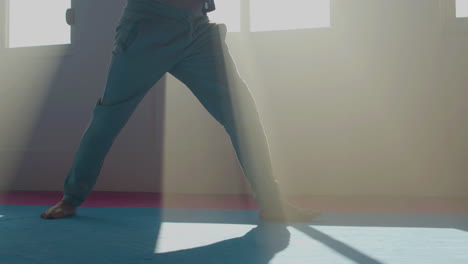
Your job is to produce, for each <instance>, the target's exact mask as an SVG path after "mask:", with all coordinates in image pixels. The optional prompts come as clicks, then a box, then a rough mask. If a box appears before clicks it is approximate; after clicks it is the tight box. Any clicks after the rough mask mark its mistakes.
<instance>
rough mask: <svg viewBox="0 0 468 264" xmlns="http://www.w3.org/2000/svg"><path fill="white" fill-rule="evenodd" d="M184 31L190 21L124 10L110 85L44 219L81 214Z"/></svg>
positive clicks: (183, 40)
mask: <svg viewBox="0 0 468 264" xmlns="http://www.w3.org/2000/svg"><path fill="white" fill-rule="evenodd" d="M134 3H137V1H135V2H134ZM138 3H140V1H138ZM142 3H143V2H142ZM145 11H147V9H146V8H145ZM163 12H164V11H161V13H163ZM184 31H185V25H183V24H177V23H173V22H171V21H169V20H166V19H165V18H164V17H161V16H159V17H158V16H155V17H154V19H153V18H152V19H143V17H142V16H140V15H138V14H135V13H130V12H127V11H125V12H124V13H123V15H122V17H121V20H120V23H119V25H118V26H117V28H116V35H115V41H114V48H113V51H112V60H111V63H110V68H109V72H108V75H107V82H106V87H105V89H104V93H103V95H102V97H101V98H99V100H98V101H97V102H96V104H95V106H94V110H93V113H92V118H91V120H90V122H89V124H88V126H87V128H86V130H85V132H84V134H83V136H82V138H81V142H80V144H79V146H78V149H77V151H76V154H75V157H74V160H73V164H72V166H71V168H70V170H69V172H68V175H67V177H66V180H65V183H64V188H63V199H62V201H60V202H59V203H58V204H57V205H56V206H54V207H52V208H49V210H47V211H46V212H44V213H43V214H41V217H42V218H48V219H50V218H62V217H65V216H68V215H74V214H75V213H76V207H78V206H80V205H81V204H82V203H83V202H84V200H85V199H86V197H87V196H88V195H89V194H90V193H91V191H92V189H93V187H94V185H95V183H96V180H97V178H98V175H99V173H100V170H101V168H102V165H103V162H104V160H105V157H106V155H107V153H108V151H109V150H110V148H111V146H112V144H113V142H114V140H115V138H116V137H117V136H118V134H119V133H120V131H121V130H122V128H123V127H124V126H125V124H126V123H127V121H128V120H129V118H130V117H131V115H132V113H133V112H134V110H135V109H136V107H137V106H138V104H139V103H140V102H141V100H142V99H143V98H144V96H145V94H146V93H147V92H148V91H149V90H150V89H151V87H152V86H153V85H154V84H155V83H156V82H157V81H158V80H159V79H160V78H161V77H162V76H163V75H164V74H165V73H166V72H167V71H168V70H169V69H170V68H171V67H172V66H173V65H174V64H175V63H176V62H177V61H178V60H180V58H181V57H180V56H181V55H180V54H181V50H182V49H183V47H184V46H185V45H186V44H187V40H186V39H187V38H186V37H184V38H174V36H175V34H182V33H183V32H184ZM166 32H171V33H170V34H166ZM181 36H182V35H181Z"/></svg>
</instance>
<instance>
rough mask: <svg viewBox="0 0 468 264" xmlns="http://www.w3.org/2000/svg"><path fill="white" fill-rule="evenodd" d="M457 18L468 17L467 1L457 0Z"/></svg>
mask: <svg viewBox="0 0 468 264" xmlns="http://www.w3.org/2000/svg"><path fill="white" fill-rule="evenodd" d="M457 17H468V0H457Z"/></svg>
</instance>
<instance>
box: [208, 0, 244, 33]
mask: <svg viewBox="0 0 468 264" xmlns="http://www.w3.org/2000/svg"><path fill="white" fill-rule="evenodd" d="M240 1H241V0H219V1H216V10H215V11H213V12H210V13H208V17H209V18H210V21H212V22H216V23H224V24H226V26H227V28H228V30H229V31H230V32H240V31H241V2H240Z"/></svg>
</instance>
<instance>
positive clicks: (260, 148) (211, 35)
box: [170, 23, 282, 209]
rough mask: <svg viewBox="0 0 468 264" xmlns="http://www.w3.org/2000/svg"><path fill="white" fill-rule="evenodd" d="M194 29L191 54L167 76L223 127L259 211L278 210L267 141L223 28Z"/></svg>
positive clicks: (209, 24)
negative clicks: (179, 84)
mask: <svg viewBox="0 0 468 264" xmlns="http://www.w3.org/2000/svg"><path fill="white" fill-rule="evenodd" d="M195 28H196V30H195V35H194V43H193V45H192V47H191V49H189V50H187V51H186V56H185V59H184V60H183V61H181V62H180V63H178V64H177V65H176V66H175V67H174V68H173V69H172V70H171V71H170V73H171V74H172V75H174V77H176V78H177V79H179V80H180V81H182V82H183V83H185V84H186V85H187V87H188V88H189V89H190V90H191V91H192V93H193V94H194V95H195V96H196V97H197V98H198V100H199V101H200V103H201V104H202V105H203V106H204V107H205V108H206V110H207V111H208V112H209V113H210V114H211V115H212V116H213V117H214V118H215V119H216V120H217V121H218V122H219V123H221V124H222V125H223V126H224V128H225V130H226V132H227V133H228V135H229V136H230V139H231V142H232V144H233V147H234V149H235V151H236V155H237V158H238V161H239V163H240V165H241V168H242V171H243V173H244V175H245V177H246V178H247V180H248V182H249V184H250V186H251V189H252V191H253V194H254V197H255V199H256V201H257V203H258V205H259V207H260V208H262V209H269V208H277V206H278V205H279V203H280V201H281V200H282V199H281V198H280V191H279V186H278V181H277V180H276V179H275V178H274V176H273V172H272V167H271V161H270V153H269V148H268V143H267V138H266V135H265V131H264V128H263V125H262V123H261V121H260V118H259V114H258V111H257V106H256V104H255V101H254V98H253V96H252V94H251V92H250V91H249V89H248V87H247V85H246V83H245V82H244V81H243V80H242V78H241V77H240V76H239V73H238V72H237V69H236V66H235V64H234V61H233V60H232V57H231V55H230V54H229V51H228V47H227V45H226V43H225V34H226V26H225V25H224V24H215V23H202V24H199V25H196V26H195Z"/></svg>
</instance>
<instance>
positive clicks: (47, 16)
mask: <svg viewBox="0 0 468 264" xmlns="http://www.w3.org/2000/svg"><path fill="white" fill-rule="evenodd" d="M9 7H10V8H9V38H8V39H9V43H8V44H9V45H8V46H9V47H10V48H16V47H28V46H43V45H56V44H69V43H70V26H69V25H68V24H67V22H66V20H65V12H66V10H67V9H68V8H70V7H71V0H10V1H9Z"/></svg>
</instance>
